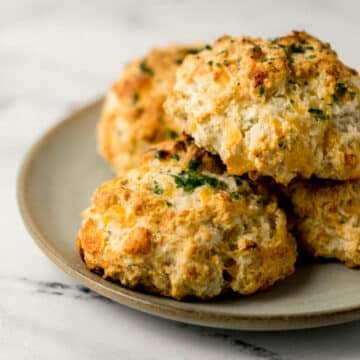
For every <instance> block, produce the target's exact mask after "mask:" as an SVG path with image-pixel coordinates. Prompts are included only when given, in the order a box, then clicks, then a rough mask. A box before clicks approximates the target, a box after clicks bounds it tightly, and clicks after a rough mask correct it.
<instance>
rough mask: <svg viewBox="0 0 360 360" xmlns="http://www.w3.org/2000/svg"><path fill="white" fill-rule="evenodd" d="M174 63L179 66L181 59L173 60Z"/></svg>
mask: <svg viewBox="0 0 360 360" xmlns="http://www.w3.org/2000/svg"><path fill="white" fill-rule="evenodd" d="M175 63H176V64H177V65H181V64H182V63H183V59H175Z"/></svg>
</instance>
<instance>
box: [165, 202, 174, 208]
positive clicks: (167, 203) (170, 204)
mask: <svg viewBox="0 0 360 360" xmlns="http://www.w3.org/2000/svg"><path fill="white" fill-rule="evenodd" d="M165 202H166V205H167V206H169V207H170V206H173V204H172V203H171V202H170V201H168V200H165Z"/></svg>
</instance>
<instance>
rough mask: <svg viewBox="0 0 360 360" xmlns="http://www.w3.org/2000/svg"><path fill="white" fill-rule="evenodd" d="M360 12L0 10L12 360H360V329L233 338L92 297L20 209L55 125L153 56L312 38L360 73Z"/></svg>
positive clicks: (145, 7)
mask: <svg viewBox="0 0 360 360" xmlns="http://www.w3.org/2000/svg"><path fill="white" fill-rule="evenodd" d="M359 9H360V6H359V2H358V1H356V0H354V1H341V2H340V1H328V0H322V1H310V0H302V1H285V0H284V1H276V2H275V1H258V0H252V1H249V2H245V1H244V2H240V1H225V0H222V1H211V2H210V1H142V2H140V1H134V0H133V1H115V0H108V1H101V0H88V1H82V2H80V1H76V2H75V1H70V0H69V1H67V0H63V1H55V0H15V1H14V0H1V2H0V127H1V128H0V138H1V141H0V161H1V167H0V169H1V170H0V171H1V176H0V198H1V204H2V216H1V217H0V228H1V229H2V234H3V235H2V239H1V242H0V260H1V261H0V360H4V359H31V360H32V359H53V360H56V359H96V360H99V359H193V358H197V359H202V358H204V359H206V360H211V359H273V360H275V359H358V358H359V353H360V342H359V341H358V339H359V338H360V322H354V323H350V324H346V325H341V326H333V327H328V328H323V329H313V330H303V331H293V332H281V333H280V332H279V333H266V332H260V333H252V332H244V331H222V330H218V329H210V328H201V327H196V326H189V325H184V324H179V323H175V322H172V321H167V320H163V319H159V318H155V317H152V316H149V315H145V314H142V313H139V312H136V311H134V310H131V309H128V308H126V307H125V306H121V305H118V304H115V303H113V302H111V301H109V300H106V299H104V298H102V297H100V296H98V295H97V294H95V293H93V292H91V291H89V290H88V289H86V288H84V287H82V286H80V285H79V284H77V283H76V282H75V281H73V280H72V279H71V278H69V277H68V276H67V275H65V274H64V273H63V272H61V271H60V270H59V269H58V268H57V267H56V266H55V265H54V264H53V263H51V262H50V261H49V260H48V259H47V258H46V257H45V256H44V255H43V254H42V253H41V252H40V250H39V249H38V248H37V247H36V245H35V244H34V243H33V242H32V240H31V238H30V236H29V234H28V233H27V232H26V231H25V228H24V226H23V224H22V221H21V219H20V216H19V212H18V209H17V204H16V201H15V198H16V194H15V192H16V191H15V185H16V178H17V172H18V169H19V166H20V162H21V159H22V158H23V156H24V154H25V152H26V150H27V149H28V148H29V146H30V145H31V143H32V142H33V141H34V140H35V139H36V138H37V137H38V136H39V135H40V134H41V133H42V132H43V131H44V130H45V129H46V128H48V127H49V126H50V125H51V124H53V123H54V122H55V121H56V120H57V119H59V118H61V117H62V116H63V115H65V114H66V113H68V112H69V111H71V110H72V109H74V108H75V107H77V106H79V105H81V104H84V103H86V102H87V101H89V100H91V99H93V98H94V97H96V96H98V95H100V94H102V93H104V92H105V91H106V89H107V87H108V86H109V84H110V83H111V81H112V80H113V79H114V78H115V76H117V74H118V73H119V71H120V69H121V67H122V65H123V64H125V63H126V62H127V61H128V60H130V59H132V58H133V57H135V56H137V55H140V54H141V53H143V52H144V51H146V50H147V49H148V48H149V47H151V46H154V45H159V44H160V45H161V44H165V43H168V42H173V41H182V42H186V41H191V40H207V41H211V39H213V38H214V37H217V36H219V35H221V34H223V33H231V34H254V35H265V36H276V35H280V34H283V33H285V32H287V31H289V30H290V29H294V28H295V29H306V30H308V31H309V32H313V33H315V34H317V35H318V36H319V37H321V38H322V39H324V40H328V41H331V43H332V44H333V45H334V47H335V48H336V49H337V51H338V53H339V55H340V56H341V57H342V58H343V59H344V61H345V62H347V63H348V64H349V65H351V66H354V67H356V68H360V49H359V45H358V42H357V38H358V36H359V35H360V27H359V20H358V14H359Z"/></svg>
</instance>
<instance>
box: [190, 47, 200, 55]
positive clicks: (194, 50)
mask: <svg viewBox="0 0 360 360" xmlns="http://www.w3.org/2000/svg"><path fill="white" fill-rule="evenodd" d="M201 50H203V49H202V48H190V49H187V50H186V54H189V55H196V54H198V53H199V52H200V51H201Z"/></svg>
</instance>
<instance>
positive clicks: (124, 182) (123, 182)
mask: <svg viewBox="0 0 360 360" xmlns="http://www.w3.org/2000/svg"><path fill="white" fill-rule="evenodd" d="M128 182H129V180H128V179H125V180H123V181H122V182H121V185H126V184H127V183H128Z"/></svg>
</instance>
